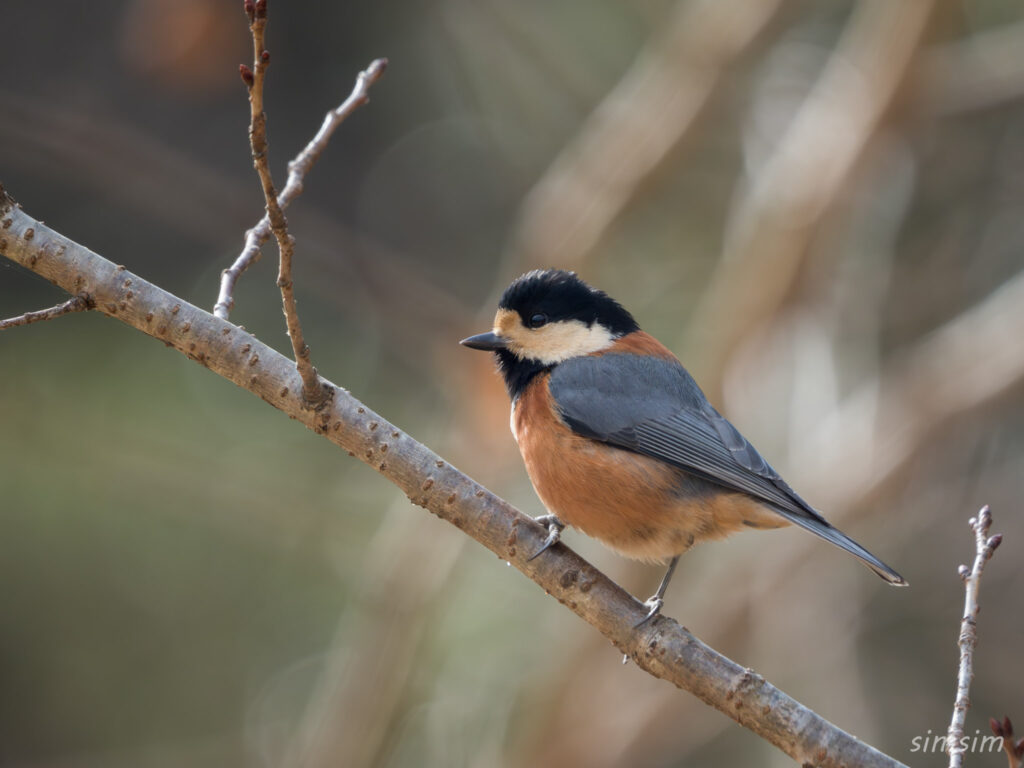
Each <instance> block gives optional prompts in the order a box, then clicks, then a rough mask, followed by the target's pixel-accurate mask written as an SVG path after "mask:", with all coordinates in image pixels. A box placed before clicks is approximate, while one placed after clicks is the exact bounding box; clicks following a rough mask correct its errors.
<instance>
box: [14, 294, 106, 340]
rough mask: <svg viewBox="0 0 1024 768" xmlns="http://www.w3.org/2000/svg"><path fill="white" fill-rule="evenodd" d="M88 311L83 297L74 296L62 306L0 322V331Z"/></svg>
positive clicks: (86, 302) (27, 313)
mask: <svg viewBox="0 0 1024 768" xmlns="http://www.w3.org/2000/svg"><path fill="white" fill-rule="evenodd" d="M87 309H89V302H88V301H86V299H85V297H84V296H75V297H74V298H71V299H68V300H67V301H65V302H64V303H63V304H58V305H57V306H55V307H50V308H49V309H40V310H37V311H36V312H26V313H25V314H23V315H18V316H17V317H9V318H7V319H6V320H0V331H4V330H6V329H8V328H16V327H17V326H19V325H30V324H32V323H38V322H40V321H42V320H53V319H54V318H55V317H61V316H63V315H67V314H70V313H71V312H84V311H85V310H87Z"/></svg>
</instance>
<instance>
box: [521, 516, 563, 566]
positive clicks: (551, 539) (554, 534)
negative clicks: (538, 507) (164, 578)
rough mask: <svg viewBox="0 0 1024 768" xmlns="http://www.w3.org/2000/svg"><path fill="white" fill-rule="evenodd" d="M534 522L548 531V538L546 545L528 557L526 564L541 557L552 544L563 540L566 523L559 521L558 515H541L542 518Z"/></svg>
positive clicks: (534, 519) (535, 519)
mask: <svg viewBox="0 0 1024 768" xmlns="http://www.w3.org/2000/svg"><path fill="white" fill-rule="evenodd" d="M533 521H534V522H535V523H540V524H541V525H543V526H544V527H545V528H547V529H548V537H547V538H546V539H544V544H543V545H541V548H540V549H538V550H537V551H536V552H535V553H533V554H532V555H531V556H530V557H528V558H527V560H526V562H530V560H533V559H534V558H536V557H540V556H541V554H542V553H543V552H544V551H546V550H547V549H548V548H549V547H550V546H551V545H552V544H557V543H558V540H559V539H560V538H562V529H563V528H565V523H563V522H562V521H561V520H559V519H558V517H557V516H556V515H541V516H540V517H535V518H533Z"/></svg>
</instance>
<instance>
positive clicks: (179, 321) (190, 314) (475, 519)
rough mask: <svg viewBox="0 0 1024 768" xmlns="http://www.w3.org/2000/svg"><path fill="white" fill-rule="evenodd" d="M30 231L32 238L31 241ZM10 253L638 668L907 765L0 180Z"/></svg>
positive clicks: (798, 745) (812, 749) (855, 758)
mask: <svg viewBox="0 0 1024 768" xmlns="http://www.w3.org/2000/svg"><path fill="white" fill-rule="evenodd" d="M29 230H31V231H32V232H33V236H32V237H31V238H26V234H27V232H28V231H29ZM40 253H45V254H46V258H40ZM0 254H3V255H4V256H6V257H7V258H9V259H11V260H12V261H15V262H16V263H18V264H21V265H22V266H24V267H26V268H27V269H30V270H31V271H33V272H35V273H36V274H39V275H42V276H43V277H45V278H47V279H49V280H50V281H51V282H53V283H55V284H56V285H58V286H60V287H61V288H63V289H64V290H68V291H71V290H73V291H76V292H82V291H85V292H87V293H88V294H89V295H90V296H92V297H93V298H94V301H95V303H96V309H97V310H99V311H101V312H103V313H104V314H106V315H109V316H111V317H116V318H117V319H119V320H121V321H122V322H124V323H126V324H127V325H130V326H132V327H134V328H137V329H138V330H141V331H142V332H144V333H146V334H148V335H150V336H153V337H154V338H156V339H158V340H160V341H162V342H164V343H165V344H166V345H168V346H171V347H173V348H175V349H177V350H178V351H180V352H181V353H182V354H184V355H186V356H188V357H189V359H191V360H194V361H196V362H198V363H200V364H201V365H203V366H205V367H207V368H209V369H210V370H211V371H213V372H215V373H217V374H218V375H220V376H223V377H224V378H226V379H228V380H230V381H232V382H234V383H235V384H237V385H238V386H240V387H242V388H244V389H247V390H249V391H250V392H252V393H254V394H256V395H257V396H259V397H261V398H262V399H263V400H265V401H266V402H267V403H269V404H270V405H272V406H273V407H275V408H278V409H279V410H282V411H284V412H285V413H287V414H288V415H289V416H293V417H294V418H295V419H296V420H298V421H301V422H302V423H303V424H305V425H306V426H307V427H309V428H310V429H312V430H314V431H315V432H317V433H318V434H320V435H322V436H324V437H325V438H326V439H328V440H330V441H331V442H333V443H335V444H337V445H339V446H340V447H341V448H343V449H344V450H346V451H348V452H349V453H350V454H351V455H353V456H356V457H358V458H359V459H360V460H362V461H364V462H366V463H367V464H369V465H371V466H372V467H373V468H374V469H376V470H377V471H378V472H380V473H381V474H383V475H384V476H385V477H387V478H388V479H389V480H391V481H392V482H393V483H395V485H397V486H398V487H399V488H400V489H401V490H402V491H403V492H405V493H406V494H407V495H408V497H409V498H410V500H412V501H413V503H415V504H417V505H420V506H422V507H425V508H426V509H428V510H429V511H430V512H432V513H433V514H435V515H437V516H438V517H440V518H442V519H444V520H447V521H448V522H450V523H452V524H453V525H455V526H456V527H458V528H459V529H460V530H462V531H464V532H465V533H466V534H467V535H469V536H471V537H472V538H474V539H476V540H477V541H478V542H480V543H481V544H483V545H484V546H486V547H487V548H488V549H490V550H491V551H492V552H495V553H496V554H498V556H499V557H500V558H501V559H502V560H506V561H508V562H509V563H510V564H511V565H513V566H514V567H516V568H517V569H519V570H520V571H521V572H522V573H524V574H525V575H526V576H528V577H529V578H530V579H532V580H533V581H535V582H536V583H537V584H538V585H539V586H540V587H541V588H542V589H543V590H545V591H546V592H548V593H549V594H550V595H552V596H553V597H555V598H556V599H558V600H559V601H560V602H562V603H563V604H565V605H566V606H567V607H568V608H569V609H570V610H572V611H573V612H574V613H576V614H577V615H579V616H580V617H581V618H583V619H584V620H585V621H587V622H588V623H589V624H591V625H592V626H594V627H595V628H596V629H597V630H598V631H600V632H601V633H602V634H604V635H605V637H607V638H608V639H609V640H611V641H612V643H613V644H614V645H615V646H616V647H617V648H618V649H619V650H620V651H622V652H624V653H627V654H629V657H630V658H631V659H632V660H633V661H634V662H635V663H636V665H637V666H638V667H640V668H641V669H644V670H646V671H647V672H649V673H650V674H651V675H653V676H655V677H658V678H661V679H664V680H667V681H669V682H671V683H673V684H675V685H677V686H679V687H680V688H683V689H685V690H687V691H689V692H690V693H692V694H693V695H695V696H697V697H698V698H700V699H701V700H702V701H704V702H705V703H707V704H708V705H710V706H713V707H715V708H716V709H718V710H719V711H721V712H723V713H725V714H727V715H728V716H729V717H731V718H732V719H733V720H735V721H736V722H738V723H739V724H741V725H743V726H744V727H746V728H749V729H750V730H752V731H753V732H755V733H757V734H758V735H760V736H761V737H762V738H764V739H766V740H767V741H769V742H771V743H772V744H774V745H775V746H777V747H778V748H779V749H781V750H783V751H784V752H785V753H786V754H788V755H790V756H791V757H792V758H793V759H794V760H796V761H797V762H798V763H799V764H811V765H815V766H818V767H819V768H839V766H841V765H847V766H848V765H858V766H871V767H877V768H882V767H884V768H898V767H899V766H901V765H902V764H901V763H899V762H898V761H896V760H894V759H893V758H891V757H888V756H886V755H884V754H882V753H881V752H879V751H877V750H875V749H873V748H872V747H870V746H868V745H866V744H864V743H863V742H861V741H859V740H858V739H856V738H854V737H853V736H851V735H850V734H848V733H846V732H844V731H843V730H841V729H839V728H838V727H836V726H835V725H833V724H832V723H829V722H828V721H827V720H825V719H824V718H822V717H821V716H820V715H818V714H817V713H815V712H813V711H812V710H810V709H808V708H807V707H805V706H804V705H802V704H800V703H799V702H797V701H796V700H794V699H792V698H790V697H789V696H787V695H786V694H785V693H783V692H782V691H780V690H779V689H778V688H776V687H775V686H773V685H771V684H770V683H768V682H767V681H766V680H764V678H762V677H760V676H759V675H757V674H755V673H754V672H753V671H752V670H749V669H744V668H743V667H741V666H740V665H738V664H736V663H735V662H733V661H731V660H729V659H727V658H726V657H724V656H722V655H721V654H719V653H717V652H716V651H715V650H714V649H712V648H710V647H708V646H707V645H705V644H704V643H702V642H701V641H700V640H698V639H697V638H696V637H694V636H693V635H692V634H690V633H689V632H688V631H687V630H686V629H684V628H683V627H681V626H680V625H679V624H678V623H677V622H675V621H673V620H672V619H671V618H669V617H667V616H662V617H659V618H658V619H657V620H655V621H653V622H651V623H650V624H647V625H644V626H643V627H642V628H639V629H638V628H637V627H636V623H637V622H638V621H639V620H640V618H642V617H643V615H644V610H645V609H644V607H643V605H642V604H641V603H640V602H639V601H638V600H636V599H635V598H634V597H632V596H631V595H629V594H628V593H627V592H625V591H624V590H623V589H622V588H621V587H619V586H617V585H616V584H614V583H613V582H612V581H611V580H610V579H608V578H607V577H606V576H605V575H604V574H602V573H601V572H600V571H598V570H597V569H596V568H595V567H594V566H593V565H591V564H590V563H588V562H587V561H585V560H584V559H583V558H581V557H580V556H579V555H577V554H576V553H574V552H573V551H572V550H570V549H569V548H568V547H565V546H564V545H559V546H558V547H555V548H553V549H551V550H550V557H544V558H540V559H538V560H530V559H529V554H530V553H532V552H535V551H536V550H537V547H539V546H540V544H541V543H542V540H543V538H544V536H545V531H544V529H543V528H542V527H541V526H539V525H537V524H536V523H535V522H534V521H533V520H531V519H530V518H529V517H527V516H525V515H524V514H523V513H521V512H519V511H518V510H516V509H515V508H513V507H512V506H511V505H510V504H508V503H507V502H506V501H504V500H502V499H500V498H498V497H497V496H495V495H494V494H492V493H490V492H489V491H488V490H487V489H486V488H484V487H483V486H481V485H480V484H479V483H477V482H475V481H474V480H473V479H471V478H470V477H468V476H466V475H465V474H463V473H462V472H460V471H459V470H457V469H456V468H455V467H453V466H451V464H449V463H448V462H446V461H445V460H444V459H442V458H441V457H440V456H438V455H437V454H436V453H434V452H433V451H431V450H430V449H429V448H427V447H426V446H425V445H423V444H422V443H419V442H417V441H416V440H415V439H413V438H412V437H411V436H409V435H407V434H405V433H403V432H402V431H401V430H400V429H399V428H398V427H396V426H394V425H393V424H391V423H389V422H388V421H387V420H386V419H384V418H383V417H382V416H380V415H378V414H376V413H374V412H373V411H372V410H371V409H370V408H368V407H366V406H364V405H363V404H362V403H360V402H359V401H358V400H356V399H355V398H354V397H352V395H351V394H350V393H348V392H346V391H345V390H344V389H341V388H338V387H336V386H335V385H333V384H331V383H330V382H324V386H325V387H326V388H329V390H330V392H331V397H330V399H329V401H327V402H326V403H325V405H324V407H323V408H322V409H320V410H313V409H311V408H309V407H308V404H307V403H306V402H304V401H303V399H302V397H301V396H300V395H299V390H300V389H301V386H302V382H301V379H300V377H299V375H298V373H297V372H296V370H295V366H294V364H293V363H292V362H291V361H290V360H289V359H287V358H286V357H284V356H283V355H281V354H279V353H277V352H275V351H274V350H273V349H271V348H270V347H268V346H267V345H266V344H263V343H262V342H260V341H259V340H258V339H256V338H255V337H254V336H252V335H251V334H249V333H247V332H246V331H244V330H243V329H241V328H239V327H238V326H235V325H232V324H231V323H229V322H227V321H224V320H221V319H219V318H216V317H214V316H213V315H211V314H210V313H208V312H204V311H203V310H201V309H200V308H198V307H196V306H193V305H191V304H189V303H188V302H186V301H183V300H182V299H180V298H178V297H176V296H174V295H172V294H170V293H168V292H167V291H164V290H162V289H161V288H159V287H158V286H156V285H154V284H152V283H150V282H148V281H146V280H144V279H143V278H141V277H139V276H137V275H134V274H132V273H131V272H128V271H127V270H125V269H124V268H123V267H119V266H117V265H115V264H113V263H111V262H109V261H107V260H106V259H104V258H102V257H101V256H99V255H98V254H95V253H93V252H92V251H90V250H88V249H87V248H85V247H83V246H81V245H79V244H77V243H75V242H73V241H71V240H69V239H68V238H66V237H64V236H62V235H60V234H59V233H57V232H55V231H54V230H52V229H50V228H49V227H47V226H46V225H44V224H43V223H42V222H40V221H38V220H36V219H33V218H32V217H30V216H28V215H27V214H26V213H24V211H22V210H21V209H20V208H18V207H17V206H16V205H15V204H14V201H13V200H11V199H10V198H9V197H8V196H7V195H6V194H5V193H4V191H3V188H2V186H0Z"/></svg>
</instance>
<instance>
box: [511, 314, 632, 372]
mask: <svg viewBox="0 0 1024 768" xmlns="http://www.w3.org/2000/svg"><path fill="white" fill-rule="evenodd" d="M494 332H495V333H497V334H498V335H499V336H501V337H502V338H504V339H507V340H508V349H509V351H510V352H512V353H513V354H515V355H516V356H517V357H520V358H522V359H524V360H537V361H539V362H541V363H543V364H544V365H554V364H556V363H561V362H562V361H564V360H568V359H569V358H572V357H582V356H583V355H589V354H591V353H593V352H598V351H600V350H602V349H605V348H607V347H609V346H611V344H612V342H614V341H615V337H614V336H612V334H611V333H610V332H609V331H608V329H607V328H605V327H604V326H602V325H601V324H600V323H594V324H592V325H587V324H586V323H584V322H582V321H580V320H561V321H558V322H554V323H549V324H548V325H545V326H542V327H540V328H527V327H525V326H524V325H523V324H522V321H521V320H520V318H519V315H518V314H517V313H516V312H513V311H511V310H508V309H502V310H499V311H498V314H497V316H496V317H495V318H494Z"/></svg>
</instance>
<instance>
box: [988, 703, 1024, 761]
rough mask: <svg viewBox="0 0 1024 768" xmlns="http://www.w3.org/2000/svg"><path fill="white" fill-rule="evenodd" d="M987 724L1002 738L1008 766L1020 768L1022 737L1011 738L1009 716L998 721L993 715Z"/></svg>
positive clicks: (1011, 724)
mask: <svg viewBox="0 0 1024 768" xmlns="http://www.w3.org/2000/svg"><path fill="white" fill-rule="evenodd" d="M988 725H989V727H990V728H991V729H992V733H994V734H995V735H996V736H998V737H999V738H1001V739H1002V740H1003V751H1004V752H1006V762H1007V764H1008V765H1009V768H1021V762H1022V761H1024V739H1018V740H1017V741H1014V740H1013V723H1011V722H1010V718H1009V717H1008V716H1007V717H1004V718H1003V721H1002V722H999V721H998V720H996V719H995V718H994V717H993V718H990V719H989V721H988Z"/></svg>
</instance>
